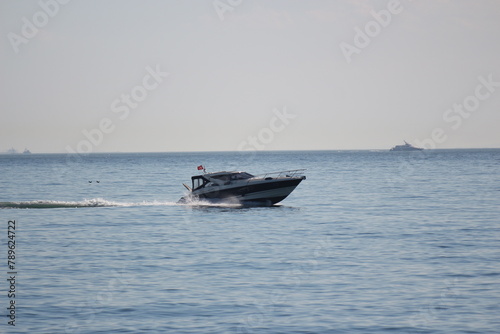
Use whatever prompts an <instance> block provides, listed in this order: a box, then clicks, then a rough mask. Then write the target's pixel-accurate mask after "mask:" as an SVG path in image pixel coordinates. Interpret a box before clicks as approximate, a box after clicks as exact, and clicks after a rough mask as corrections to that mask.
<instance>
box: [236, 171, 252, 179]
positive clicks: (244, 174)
mask: <svg viewBox="0 0 500 334" xmlns="http://www.w3.org/2000/svg"><path fill="white" fill-rule="evenodd" d="M252 177H253V175H252V174H250V173H247V172H241V173H236V174H233V175H231V180H246V179H251V178H252Z"/></svg>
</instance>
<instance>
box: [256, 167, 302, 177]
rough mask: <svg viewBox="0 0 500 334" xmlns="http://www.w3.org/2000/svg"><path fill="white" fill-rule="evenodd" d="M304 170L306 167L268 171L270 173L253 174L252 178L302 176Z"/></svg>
mask: <svg viewBox="0 0 500 334" xmlns="http://www.w3.org/2000/svg"><path fill="white" fill-rule="evenodd" d="M305 171H306V169H305V168H304V169H291V170H284V171H280V172H270V173H265V174H259V175H255V176H254V177H253V178H252V179H267V178H273V179H279V178H285V177H302V176H304V172H305Z"/></svg>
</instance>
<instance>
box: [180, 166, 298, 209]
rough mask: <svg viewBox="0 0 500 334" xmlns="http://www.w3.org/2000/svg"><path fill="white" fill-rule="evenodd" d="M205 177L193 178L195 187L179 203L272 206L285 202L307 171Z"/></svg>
mask: <svg viewBox="0 0 500 334" xmlns="http://www.w3.org/2000/svg"><path fill="white" fill-rule="evenodd" d="M203 170H204V173H203V174H201V175H195V176H193V177H191V181H192V186H191V187H190V186H187V185H185V184H183V185H184V187H186V189H187V190H188V191H189V193H188V194H187V195H186V196H184V197H182V198H181V199H180V200H179V202H180V203H192V202H197V201H207V202H210V203H233V204H242V205H259V206H260V205H264V206H270V205H274V204H276V203H278V202H281V201H282V200H284V199H285V198H286V197H287V196H288V195H290V193H291V192H292V191H293V190H294V189H295V188H296V187H297V186H298V185H299V183H300V182H302V180H305V179H306V177H305V175H304V171H305V169H295V170H287V171H281V172H273V173H266V174H262V175H256V176H254V175H252V174H250V173H247V172H226V171H224V172H216V173H206V172H205V169H204V168H203Z"/></svg>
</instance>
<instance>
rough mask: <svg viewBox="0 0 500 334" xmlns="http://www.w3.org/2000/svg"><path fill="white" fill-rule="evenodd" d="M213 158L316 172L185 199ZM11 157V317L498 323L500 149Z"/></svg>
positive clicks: (278, 329)
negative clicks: (294, 181)
mask: <svg viewBox="0 0 500 334" xmlns="http://www.w3.org/2000/svg"><path fill="white" fill-rule="evenodd" d="M201 164H202V165H204V166H205V167H206V168H207V171H220V170H244V171H247V172H249V173H252V174H259V173H265V172H273V171H279V170H286V169H298V168H307V171H306V176H307V179H306V180H305V181H303V182H302V183H301V184H300V185H299V186H298V187H297V188H296V189H295V191H294V192H293V193H292V194H291V195H290V196H289V197H288V198H287V199H285V200H284V201H283V202H282V203H280V205H277V206H273V207H251V208H248V207H236V206H205V205H181V204H177V203H176V202H177V200H178V199H179V198H180V197H181V196H183V195H184V193H185V189H184V187H182V183H187V184H189V182H190V177H191V176H192V175H195V174H198V173H200V172H199V171H197V169H196V167H197V166H198V165H201ZM0 173H1V174H0V175H1V177H0V219H1V220H0V223H1V224H2V226H3V227H2V228H1V229H0V239H1V240H2V243H1V244H2V246H1V247H2V248H3V250H2V251H1V252H0V253H1V254H4V255H3V260H2V261H0V263H2V265H1V266H0V270H1V273H2V277H3V279H2V280H1V281H2V282H3V283H0V284H1V285H2V288H1V290H2V291H3V293H2V295H1V297H0V308H1V309H2V310H3V311H2V314H4V316H3V317H2V319H3V320H0V321H1V323H0V333H2V332H8V333H51V334H54V333H217V334H218V333H388V332H389V333H499V332H500V150H496V149H491V150H430V151H424V152H388V151H339V152H335V151H303V152H302V151H301V152H257V153H255V152H254V153H247V154H242V153H241V152H225V153H217V152H216V153H147V154H125V153H116V154H91V155H88V156H77V155H56V154H54V155H50V154H47V155H43V154H40V155H39V154H31V155H1V156H0ZM9 221H15V226H16V230H15V249H14V250H15V260H14V262H15V267H14V270H11V269H9V268H8V266H7V264H8V262H7V261H8V250H9V245H12V243H8V241H9V240H11V239H9V235H13V234H12V233H11V234H9V232H8V224H9V223H8V222H9ZM11 224H12V223H11ZM11 250H12V249H11ZM8 272H15V274H8ZM11 276H15V284H14V289H15V297H12V296H10V297H9V293H8V291H9V289H11V288H12V286H11V282H9V281H8V280H7V279H9V278H10V277H11ZM12 301H14V303H15V311H14V319H15V320H14V324H15V326H13V325H12V319H11V318H12V317H8V315H11V314H12V312H11V310H9V309H8V308H9V307H10V305H11V304H10V303H11V302H12ZM9 322H11V324H9Z"/></svg>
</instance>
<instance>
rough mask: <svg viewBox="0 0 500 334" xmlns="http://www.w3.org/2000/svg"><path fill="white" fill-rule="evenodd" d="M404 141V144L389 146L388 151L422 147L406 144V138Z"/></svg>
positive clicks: (418, 149)
mask: <svg viewBox="0 0 500 334" xmlns="http://www.w3.org/2000/svg"><path fill="white" fill-rule="evenodd" d="M403 141H404V142H405V143H404V145H396V146H394V147H393V148H391V149H390V150H389V151H422V150H423V148H420V147H415V146H413V145H411V144H408V143H407V142H406V140H403Z"/></svg>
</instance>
